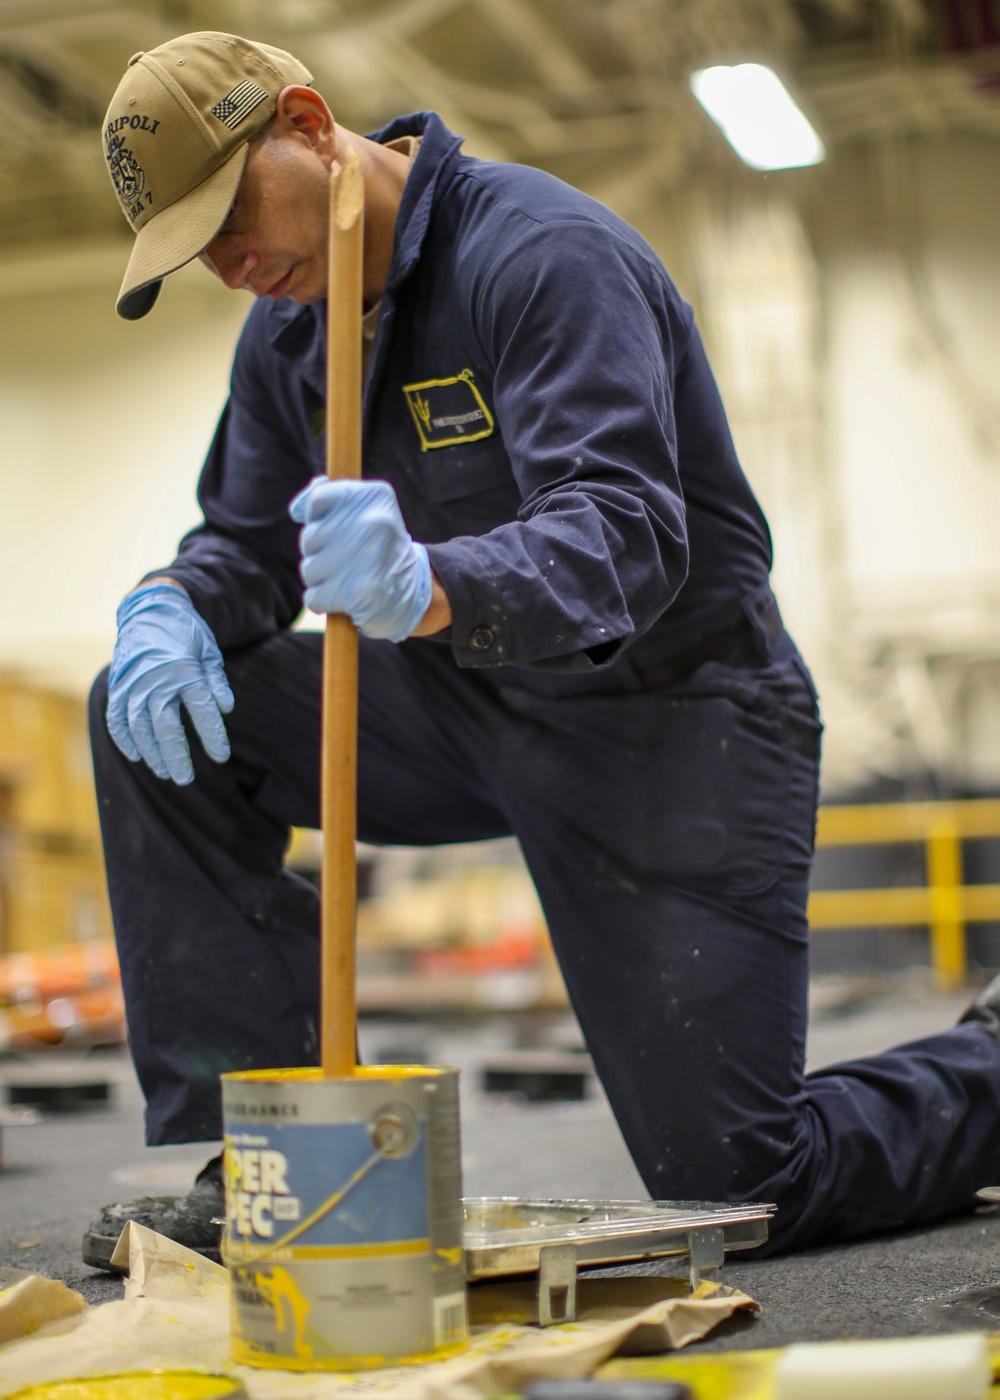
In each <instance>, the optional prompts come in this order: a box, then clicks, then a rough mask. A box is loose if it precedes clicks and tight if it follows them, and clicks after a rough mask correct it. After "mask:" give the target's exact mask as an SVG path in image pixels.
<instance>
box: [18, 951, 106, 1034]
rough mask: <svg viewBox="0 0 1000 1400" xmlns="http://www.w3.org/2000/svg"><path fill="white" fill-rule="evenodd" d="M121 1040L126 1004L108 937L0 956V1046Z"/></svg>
mask: <svg viewBox="0 0 1000 1400" xmlns="http://www.w3.org/2000/svg"><path fill="white" fill-rule="evenodd" d="M124 1040H125V1004H124V1001H123V999H122V989H121V976H120V974H119V971H118V958H117V956H116V954H115V946H114V943H112V942H111V941H110V940H101V941H100V942H94V943H67V944H64V945H62V946H61V947H58V948H50V949H44V950H41V951H39V952H36V953H11V954H9V955H8V956H6V957H0V1050H4V1049H8V1050H31V1049H38V1048H39V1047H40V1046H43V1045H52V1046H56V1045H65V1046H67V1047H68V1046H72V1047H73V1048H74V1049H75V1048H80V1047H87V1046H90V1045H120V1044H122V1043H123V1042H124Z"/></svg>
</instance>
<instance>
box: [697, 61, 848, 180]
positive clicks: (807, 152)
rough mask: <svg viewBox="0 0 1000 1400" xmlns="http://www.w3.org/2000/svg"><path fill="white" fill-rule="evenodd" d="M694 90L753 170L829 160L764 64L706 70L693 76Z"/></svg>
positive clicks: (798, 111) (777, 79)
mask: <svg viewBox="0 0 1000 1400" xmlns="http://www.w3.org/2000/svg"><path fill="white" fill-rule="evenodd" d="M691 91H692V92H693V93H694V95H695V97H697V99H698V101H699V102H700V103H701V105H702V106H703V107H704V109H705V111H706V112H707V113H708V115H709V116H710V117H711V118H712V120H713V121H714V122H715V123H716V124H717V125H718V126H719V127H720V128H721V129H722V134H723V135H724V136H725V138H726V140H727V141H728V142H729V144H730V145H731V146H732V148H733V150H734V151H735V152H736V154H737V155H738V156H739V157H740V159H741V160H743V161H745V162H746V164H747V165H751V166H753V168H754V170H786V169H788V168H789V167H790V166H798V165H818V164H819V162H820V161H821V160H822V159H823V157H824V156H825V155H826V149H825V147H824V145H823V142H822V141H821V140H820V139H819V137H818V136H817V134H816V131H815V129H814V128H813V127H812V126H811V125H810V123H809V121H808V120H807V118H806V117H805V116H804V115H803V113H802V112H801V111H800V109H799V108H798V107H797V106H796V105H795V102H794V101H793V99H792V97H791V95H790V93H789V91H788V89H787V88H786V87H785V85H784V83H783V82H782V81H781V79H780V78H779V77H778V75H777V73H774V72H772V71H771V69H770V68H765V67H764V66H763V64H760V63H739V64H737V65H736V67H735V68H726V67H718V68H703V69H702V70H701V71H700V72H698V73H692V74H691Z"/></svg>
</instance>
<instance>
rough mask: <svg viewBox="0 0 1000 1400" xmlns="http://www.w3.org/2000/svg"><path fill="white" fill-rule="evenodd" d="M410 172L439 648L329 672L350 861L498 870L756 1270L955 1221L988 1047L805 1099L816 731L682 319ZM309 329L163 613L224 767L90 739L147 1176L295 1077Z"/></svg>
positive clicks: (388, 466) (281, 345) (678, 1170)
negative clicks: (177, 611) (215, 721)
mask: <svg viewBox="0 0 1000 1400" xmlns="http://www.w3.org/2000/svg"><path fill="white" fill-rule="evenodd" d="M410 133H421V134H422V135H423V142H422V145H421V147H420V150H419V153H418V154H417V157H416V160H415V163H414V165H413V168H412V170H411V174H410V178H409V181H408V183H407V185H406V189H405V192H404V196H403V202H402V206H401V208H400V211H399V217H398V221H397V231H396V241H395V250H394V256H393V261H392V267H391V271H390V273H389V279H388V283H387V286H386V289H385V296H384V300H383V303H382V309H381V316H380V319H379V323H378V329H377V333H376V338H375V342H374V345H373V347H372V353H371V356H370V360H369V363H368V368H367V373H366V381H365V410H364V471H365V474H366V475H367V476H372V477H380V478H384V479H386V480H388V481H390V482H391V483H392V485H393V487H394V488H395V490H396V493H397V495H398V498H399V502H400V505H401V508H402V512H403V515H404V517H405V520H406V523H407V526H408V528H409V530H410V531H411V533H412V534H413V536H414V537H415V538H416V539H418V540H421V541H423V542H425V543H426V544H427V545H428V546H429V552H430V557H431V562H432V564H433V567H434V569H435V571H436V573H437V575H438V577H439V578H440V579H441V581H442V583H443V585H444V587H445V590H446V592H447V594H448V597H449V599H450V601H451V606H452V611H453V615H454V621H453V624H452V627H451V629H450V631H449V633H448V634H444V635H442V636H441V637H438V638H435V639H433V640H411V641H408V642H405V643H403V644H402V645H399V646H393V645H392V644H390V643H387V642H368V641H366V640H365V639H362V644H361V717H360V754H359V833H360V836H361V837H362V839H364V840H366V841H370V842H388V843H403V844H415V845H423V844H432V843H438V842H448V841H468V840H475V839H480V838H488V837H497V836H501V835H504V834H509V833H513V834H514V835H516V836H517V838H518V840H519V841H520V844H521V847H522V849H523V851H524V855H525V858H526V860H527V863H528V865H529V867H530V870H531V873H532V876H533V878H534V880H535V883H536V886H537V889H538V892H539V895H540V897H541V900H542V903H543V905H544V908H545V913H546V916H547V920H548V924H549V928H550V931H551V935H552V939H553V942H554V945H555V949H556V952H557V954H558V957H559V961H560V964H561V967H562V970H563V974H564V976H565V980H566V984H567V987H568V989H569V993H570V996H571V998H572V1001H573V1006H574V1008H575V1010H576V1013H577V1016H578V1017H579V1020H580V1024H581V1026H582V1029H583V1032H584V1035H585V1037H586V1040H587V1044H588V1047H589V1049H590V1051H591V1053H592V1055H593V1058H594V1061H595V1063H596V1067H597V1070H598V1073H599V1074H600V1077H601V1081H602V1083H603V1085H604V1087H605V1089H606V1091H607V1094H608V1097H609V1099H610V1102H611V1104H612V1107H613V1109H614V1112H615V1115H616V1117H617V1119H618V1122H619V1124H620V1126H621V1129H622V1132H623V1134H624V1137H625V1141H626V1142H627V1144H628V1147H629V1149H630V1151H631V1153H632V1156H633V1158H634V1160H635V1162H636V1165H637V1167H638V1169H639V1171H640V1172H641V1174H642V1177H643V1179H644V1181H645V1183H646V1185H647V1187H648V1188H649V1191H650V1193H651V1194H652V1195H653V1196H655V1197H673V1198H680V1199H684V1198H688V1199H690V1198H694V1197H698V1198H703V1199H704V1198H711V1199H718V1200H723V1199H731V1200H738V1199H758V1200H770V1201H776V1202H777V1203H778V1205H779V1207H780V1213H779V1215H778V1218H777V1222H776V1226H775V1229H774V1233H773V1246H772V1247H777V1248H787V1247H789V1246H792V1245H795V1246H802V1245H806V1244H810V1243H814V1242H816V1241H817V1240H821V1239H830V1238H845V1237H850V1236H853V1235H858V1234H861V1233H864V1232H867V1231H870V1230H873V1229H878V1228H881V1227H886V1226H891V1225H895V1224H898V1223H901V1222H903V1221H908V1220H918V1219H927V1218H930V1217H933V1216H937V1215H942V1214H945V1213H947V1212H949V1211H954V1210H957V1209H961V1208H963V1207H964V1206H966V1205H967V1204H968V1203H969V1202H970V1200H971V1197H972V1193H973V1192H974V1191H975V1190H976V1188H977V1187H979V1186H981V1185H983V1184H984V1183H985V1182H990V1181H992V1180H994V1179H995V1178H996V1174H997V1168H998V1166H1000V1161H998V1157H1000V1152H998V1150H997V1148H998V1143H997V1124H998V1121H1000V1047H998V1046H997V1045H996V1044H995V1043H994V1041H993V1040H991V1039H990V1037H989V1036H988V1035H986V1034H985V1033H984V1032H983V1031H982V1030H981V1029H979V1028H978V1027H974V1026H962V1027H958V1028H955V1029H954V1030H951V1031H949V1032H947V1033H946V1034H943V1035H939V1036H935V1037H932V1038H930V1039H927V1040H924V1041H922V1042H919V1043H915V1044H912V1045H910V1046H907V1047H904V1048H901V1049H898V1050H894V1051H891V1052H889V1053H887V1054H884V1055H880V1056H878V1057H875V1058H871V1059H867V1060H864V1061H859V1062H857V1063H853V1064H846V1065H840V1066H838V1067H836V1068H834V1069H828V1070H824V1071H823V1072H821V1073H819V1074H813V1075H811V1076H809V1077H808V1078H806V1077H804V1075H803V1047H804V1040H805V1026H806V986H807V927H806V918H805V905H806V892H807V880H808V873H809V865H810V859H811V854H812V842H813V830H814V819H815V807H816V796H817V771H818V756H819V733H820V725H819V721H818V718H817V713H816V701H815V693H814V691H813V688H812V685H811V682H810V679H809V676H808V673H807V671H806V670H805V667H804V666H803V664H802V662H801V660H800V658H799V656H798V654H797V652H796V650H795V648H794V646H793V644H792V642H791V641H790V639H789V638H788V636H787V635H786V634H785V633H784V631H783V629H782V627H781V623H780V618H779V616H778V613H777V609H776V607H775V604H774V600H773V598H772V596H771V593H770V589H769V586H768V570H769V566H770V542H769V538H768V532H767V527H766V524H765V522H764V519H763V516H762V515H761V512H760V509H759V507H758V506H757V503H756V502H755V500H754V498H753V495H752V494H751V491H750V489H749V487H748V485H747V482H746V480H745V478H744V477H743V474H742V472H741V469H740V466H739V463H738V461H737V458H736V454H735V451H734V448H733V443H732V440H731V437H730V434H729V429H728V427H727V424H726V419H725V415H724V412H723V408H722V404H721V402H720V399H719V395H718V391H717V389H716V386H715V383H714V380H713V377H712V373H711V370H710V368H709V365H708V362H707V360H706V357H705V353H704V350H703V348H702V344H701V341H700V338H699V335H698V332H697V330H696V328H695V326H694V324H693V321H692V313H691V310H690V308H689V307H688V306H687V305H686V304H685V303H684V302H683V301H682V299H681V298H680V296H679V295H678V293H677V291H676V289H675V288H674V286H673V284H672V283H671V281H670V280H669V278H668V277H667V275H666V273H665V272H664V270H663V268H662V267H661V265H660V263H659V262H658V260H657V259H656V257H655V256H654V254H653V253H652V251H651V250H650V249H649V248H648V247H647V245H646V244H645V243H644V242H643V241H642V239H640V238H639V236H638V235H637V234H636V233H635V232H633V231H632V230H631V229H630V228H628V227H627V226H626V225H625V224H623V223H622V222H621V220H619V219H618V218H616V217H615V216H614V215H613V214H611V213H610V212H609V211H608V210H607V209H605V208H603V207H602V206H601V205H599V204H596V203H595V202H594V201H592V200H590V199H588V198H587V197H585V196H584V195H582V194H580V193H578V192H577V191H575V190H572V189H570V188H568V187H566V186H565V185H563V184H561V183H559V182H558V181H556V180H554V179H552V178H551V177H550V176H548V175H546V174H543V173H540V172H538V171H534V170H527V169H523V168H519V167H516V166H510V165H494V164H489V163H486V162H482V161H478V160H474V159H471V158H469V157H466V156H463V155H462V154H461V152H460V140H459V138H456V137H455V136H453V135H452V134H451V133H450V132H448V131H447V130H446V128H445V127H444V126H443V124H442V123H441V121H440V119H439V118H437V117H436V116H434V115H428V114H422V115H419V116H415V117H407V118H403V119H401V120H399V121H397V122H395V123H393V124H392V125H391V126H390V127H388V128H387V129H386V130H384V131H383V132H380V133H379V134H378V136H377V138H376V139H379V140H382V141H389V140H393V139H396V138H398V137H400V136H403V135H406V134H410ZM324 312H325V306H323V305H318V306H315V307H306V308H299V307H296V306H294V305H292V304H290V303H287V302H278V303H270V302H267V301H263V300H262V301H259V302H257V303H256V304H255V305H254V307H253V310H252V311H251V313H250V316H249V318H248V320H247V323H246V327H245V329H244V331H243V335H242V338H241V340H240V343H239V348H238V350H237V354H236V359H235V364H234V369H233V376H232V393H231V397H230V400H229V402H228V404H227V406H226V409H225V412H224V413H223V416H222V420H221V422H220V425H219V429H218V433H217V435H216V438H215V441H214V443H213V445H212V448H211V451H210V454H209V457H208V461H207V463H206V466H205V469H204V473H203V476H202V480H201V484H200V488H199V500H200V503H201V506H202V508H203V511H204V517H205V523H204V524H203V525H202V526H200V527H199V528H198V529H196V530H195V531H193V533H191V534H190V535H188V536H187V537H186V538H185V540H184V541H183V542H182V544H181V547H180V552H179V555H178V557H177V559H176V561H175V562H174V563H173V564H172V565H170V566H169V567H167V568H165V569H160V570H156V571H155V573H157V574H167V575H169V576H171V577H172V578H174V579H176V580H177V581H178V582H180V583H182V584H183V585H184V587H185V588H186V589H187V590H188V592H189V593H190V595H191V598H192V599H193V601H194V604H195V606H196V607H197V609H198V610H199V612H200V613H201V615H202V616H203V617H204V618H205V619H206V621H207V622H208V624H209V626H210V627H211V628H212V630H213V632H214V633H215V636H216V638H217V639H218V642H219V644H220V646H221V647H222V649H223V651H224V654H225V658H226V669H227V673H228V676H229V679H230V682H231V684H232V688H233V691H234V694H235V697H236V706H235V709H234V710H233V713H232V714H231V715H230V716H229V717H228V718H227V721H226V722H227V727H228V731H229V735H230V738H231V742H232V748H233V756H232V758H231V760H230V761H229V762H228V763H226V764H223V765H216V764H214V763H212V762H211V761H209V760H208V759H207V758H206V757H205V755H204V754H203V752H202V750H201V748H200V745H199V744H198V743H197V741H193V742H192V745H191V747H192V753H193V758H194V764H195V769H196V774H197V777H196V781H195V782H194V784H193V785H191V786H189V787H177V786H175V785H174V784H173V783H171V782H163V781H160V780H159V779H157V778H156V777H155V776H154V775H153V773H152V772H151V771H150V770H149V769H148V768H147V767H146V766H145V765H144V764H132V763H130V762H128V761H127V760H126V759H125V758H123V757H122V755H121V754H120V753H119V752H118V750H117V749H116V748H115V747H114V745H113V744H112V743H111V741H110V738H109V736H108V734H107V730H106V728H105V725H104V721H103V709H104V695H105V683H104V680H103V678H102V680H101V681H99V682H98V684H97V686H96V687H95V690H94V697H93V738H94V752H95V766H96V773H97V781H98V791H99V800H100V809H101V817H102V822H103V831H104V840H105V848H106V855H107V867H108V878H109V887H110V892H111V900H112V907H113V911H114V917H115V928H116V933H117V938H118V943H119V950H120V957H121V966H122V975H123V980H124V986H125V993H126V999H127V1006H128V1023H129V1033H130V1039H131V1047H132V1053H133V1055H134V1057H135V1061H136V1065H137V1068H138V1072H139V1076H140V1079H141V1082H142V1086H143V1089H144V1091H145V1094H146V1097H147V1101H148V1110H147V1131H148V1139H149V1141H150V1142H151V1143H170V1142H186V1141H191V1140H195V1139H210V1138H218V1137H219V1136H220V1135H221V1128H220V1116H219V1091H218V1085H217V1075H218V1073H219V1072H220V1071H221V1070H226V1069H231V1068H244V1067H253V1066H258V1067H267V1066H279V1065H297V1064H304V1063H315V1060H316V1053H317V927H318V917H317V900H316V894H315V891H314V890H313V889H312V887H311V886H309V885H307V884H306V883H305V882H304V881H302V880H301V879H299V878H297V877H296V876H295V875H294V874H291V873H289V872H287V871H285V870H284V869H283V867H282V860H283V855H284V851H285V847H286V843H287V838H288V828H289V825H292V824H296V825H303V826H315V825H317V823H318V797H319V795H318V781H319V763H318V745H319V696H320V668H321V658H320V645H319V638H318V637H317V636H315V635H309V634H302V633H294V632H291V631H290V630H289V628H290V626H291V624H292V622H293V621H294V619H295V617H296V616H297V614H298V613H299V611H300V609H301V597H302V588H301V584H300V580H299V575H298V558H299V555H298V542H297V533H298V532H297V529H296V527H295V526H294V525H293V523H292V522H291V521H290V519H289V517H288V513H287V508H288V503H289V501H290V500H291V498H292V496H293V495H294V494H295V493H296V492H297V491H298V490H299V489H300V488H301V487H302V486H303V485H305V483H306V482H307V481H308V480H309V479H310V477H312V476H313V475H315V474H316V473H318V472H321V471H322V470H323V469H324V461H323V416H324V360H325V347H324V338H325V325H324Z"/></svg>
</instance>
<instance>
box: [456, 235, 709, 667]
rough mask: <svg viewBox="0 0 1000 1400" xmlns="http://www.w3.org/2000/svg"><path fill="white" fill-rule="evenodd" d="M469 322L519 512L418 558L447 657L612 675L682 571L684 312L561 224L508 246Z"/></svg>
mask: <svg viewBox="0 0 1000 1400" xmlns="http://www.w3.org/2000/svg"><path fill="white" fill-rule="evenodd" d="M684 313H686V316H687V319H685V315H684ZM476 323H477V327H478V331H479V336H480V339H481V341H482V344H483V349H484V353H485V354H486V355H487V357H488V359H489V360H490V361H491V362H492V363H493V365H494V366H495V380H494V407H495V410H496V418H497V422H498V425H499V428H500V431H501V433H502V436H503V441H504V446H505V448H506V451H507V454H508V456H509V458H510V461H511V463H512V466H513V470H514V475H515V477H516V479H517V483H518V487H519V489H520V492H521V496H522V504H521V507H520V510H519V512H518V519H517V520H516V521H512V522H511V523H509V524H504V525H501V526H499V527H497V528H496V529H494V530H492V531H491V532H490V533H488V534H486V535H483V536H480V537H477V538H473V537H464V536H463V537H458V538H455V539H452V540H449V541H448V542H446V543H444V544H437V545H432V546H430V550H429V552H430V557H431V562H432V565H433V567H434V570H435V572H436V573H437V575H438V577H439V578H440V579H441V582H442V584H443V585H444V588H445V591H446V592H447V594H448V597H449V600H450V602H451V607H452V613H453V623H452V628H451V645H452V648H453V651H454V653H455V657H456V660H457V661H458V663H459V665H462V666H496V665H503V664H513V665H516V666H524V667H528V668H531V669H538V670H555V671H559V670H562V671H586V670H591V669H593V668H595V667H598V666H603V665H606V664H609V663H611V662H613V661H614V660H615V659H617V657H618V656H619V654H620V653H621V651H622V650H623V649H624V648H625V647H627V646H628V645H629V643H630V642H631V641H632V640H633V639H634V638H635V637H637V636H639V635H640V634H641V633H642V632H644V631H645V630H646V629H647V628H648V627H650V626H651V625H652V623H653V622H654V621H655V620H656V619H657V618H658V617H659V616H660V614H661V613H662V612H663V611H664V609H665V608H667V607H668V606H669V604H670V602H671V600H672V599H673V598H674V596H675V595H676V593H677V591H678V589H679V588H680V587H681V585H682V584H683V582H684V579H685V576H686V572H687V565H688V547H687V536H686V529H685V514H684V501H683V497H682V494H681V487H680V480H679V476H678V468H677V440H676V431H675V425H674V411H673V410H674V406H673V385H674V379H675V374H676V370H677V366H678V363H679V361H680V360H681V359H682V358H683V355H684V351H685V348H686V345H687V341H688V338H689V336H690V324H691V323H690V312H689V311H688V309H687V308H686V307H685V306H684V303H683V302H681V300H680V298H679V297H677V296H676V294H675V293H673V292H672V289H671V288H670V287H669V284H668V283H667V282H666V280H665V278H664V276H663V273H662V271H660V270H659V269H658V268H657V267H656V265H655V264H654V263H653V261H652V259H651V258H649V259H648V260H647V259H645V258H643V257H642V255H641V254H640V253H639V252H638V251H637V249H636V248H635V247H634V246H632V245H623V243H622V242H621V241H619V240H618V239H617V238H616V235H615V234H614V233H613V232H612V231H611V230H609V229H607V228H605V227H603V226H600V225H593V224H586V223H583V222H581V223H579V224H577V223H572V222H567V223H561V224H558V225H555V226H553V225H551V224H549V225H542V226H539V225H532V227H531V229H530V231H529V232H528V233H527V235H526V236H525V237H524V238H523V239H522V240H520V241H519V242H518V243H517V244H516V245H515V246H510V244H509V243H508V251H507V252H506V254H505V255H504V256H503V258H502V260H501V261H499V262H498V263H497V264H495V266H494V267H493V269H492V270H491V272H490V274H489V275H488V276H486V277H485V278H484V279H483V282H482V284H481V287H480V290H479V298H478V305H477V308H476ZM491 638H492V640H491Z"/></svg>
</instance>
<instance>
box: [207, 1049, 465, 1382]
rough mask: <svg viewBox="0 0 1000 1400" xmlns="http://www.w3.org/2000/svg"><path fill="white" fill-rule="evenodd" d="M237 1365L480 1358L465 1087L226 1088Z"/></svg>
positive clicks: (407, 1083) (408, 1072)
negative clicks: (461, 1113) (473, 1323)
mask: <svg viewBox="0 0 1000 1400" xmlns="http://www.w3.org/2000/svg"><path fill="white" fill-rule="evenodd" d="M222 1114H223V1123H224V1133H225V1176H226V1229H225V1232H224V1235H223V1242H222V1256H223V1261H224V1263H225V1264H226V1266H227V1267H228V1269H229V1277H230V1308H231V1355H232V1357H233V1359H234V1360H235V1361H239V1362H243V1363H245V1364H247V1365H251V1366H273V1367H279V1368H281V1369H284V1370H301V1371H312V1370H331V1371H334V1370H351V1371H353V1370H360V1369H363V1368H368V1367H375V1366H393V1365H402V1364H404V1363H408V1362H418V1361H430V1360H438V1359H441V1358H443V1357H446V1356H451V1355H453V1354H454V1353H456V1352H458V1351H461V1350H462V1348H463V1347H464V1346H465V1345H466V1344H467V1342H468V1313H467V1307H466V1293H465V1265H464V1259H463V1254H462V1228H463V1211H462V1184H461V1146H460V1140H459V1126H458V1071H457V1070H455V1069H448V1068H437V1067H430V1066H423V1065H385V1066H382V1065H364V1066H359V1067H358V1068H357V1070H356V1071H355V1073H354V1074H353V1075H352V1076H351V1077H350V1078H336V1079H335V1078H325V1077H324V1076H323V1074H322V1072H321V1071H320V1070H319V1069H274V1070H247V1071H243V1072H236V1073H232V1074H224V1075H223V1076H222Z"/></svg>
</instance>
